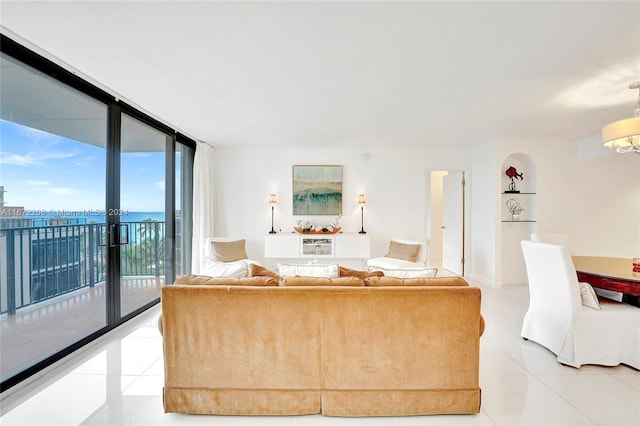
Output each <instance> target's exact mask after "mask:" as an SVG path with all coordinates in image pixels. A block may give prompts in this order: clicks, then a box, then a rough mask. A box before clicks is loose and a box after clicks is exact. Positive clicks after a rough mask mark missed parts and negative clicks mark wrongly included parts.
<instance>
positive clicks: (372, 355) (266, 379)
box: [159, 277, 484, 416]
mask: <svg viewBox="0 0 640 426" xmlns="http://www.w3.org/2000/svg"><path fill="white" fill-rule="evenodd" d="M253 278H257V277H253ZM262 278H264V280H263V281H265V282H266V280H269V279H270V278H267V277H262ZM376 280H377V284H378V285H381V282H380V280H379V278H377V277H376ZM432 280H434V281H433V283H434V284H433V285H429V286H420V287H418V286H404V285H401V286H398V285H396V286H391V287H387V286H384V285H382V286H376V287H374V286H359V287H346V286H335V285H331V286H297V285H294V286H272V285H266V284H262V285H257V286H256V285H253V286H247V285H181V284H176V285H170V286H165V287H164V288H163V289H162V316H161V319H160V323H159V325H160V328H161V332H162V333H163V341H164V361H165V386H164V394H163V402H164V409H165V412H176V413H194V414H227V415H229V414H231V415H234V414H236V415H299V414H313V413H322V414H324V415H329V416H394V415H424V414H472V413H478V412H479V410H480V388H479V383H478V367H479V349H480V348H479V341H480V335H481V334H482V332H483V330H484V322H483V320H482V317H481V315H480V298H481V295H480V289H478V288H475V287H469V286H467V284H466V282H465V281H464V280H463V279H461V278H451V279H442V278H440V279H432ZM365 281H366V280H365ZM214 282H215V280H213V281H212V280H208V284H212V283H214ZM382 284H383V283H382Z"/></svg>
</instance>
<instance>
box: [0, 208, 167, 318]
mask: <svg viewBox="0 0 640 426" xmlns="http://www.w3.org/2000/svg"><path fill="white" fill-rule="evenodd" d="M123 224H126V225H128V226H129V242H128V244H126V245H123V246H121V250H120V265H121V274H122V275H123V276H155V277H160V276H162V275H164V259H165V245H164V240H165V223H164V222H158V221H144V222H123ZM14 225H18V227H4V228H3V229H0V259H5V260H6V262H4V261H3V262H2V263H0V313H2V314H5V313H7V314H10V315H13V314H15V313H16V310H17V309H20V308H22V307H25V306H29V305H32V304H34V303H38V302H41V301H44V300H47V299H51V298H54V297H58V296H60V295H63V294H66V293H70V292H73V291H76V290H78V289H81V288H85V287H93V286H94V285H96V284H98V283H100V282H103V281H105V279H106V274H107V251H108V241H109V240H108V238H107V232H106V231H107V225H106V224H104V223H95V224H93V223H91V224H59V225H47V226H33V225H34V224H27V223H15V224H14ZM25 225H30V226H25Z"/></svg>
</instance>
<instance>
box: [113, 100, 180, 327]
mask: <svg viewBox="0 0 640 426" xmlns="http://www.w3.org/2000/svg"><path fill="white" fill-rule="evenodd" d="M121 135H122V136H121V142H120V144H121V145H120V206H119V207H118V208H114V209H113V214H114V215H115V216H117V217H116V218H114V219H119V225H118V228H119V235H118V238H119V240H120V243H119V246H120V312H121V316H126V315H127V314H129V313H131V312H132V311H135V310H136V309H139V308H141V307H143V306H144V305H146V304H148V303H151V302H153V301H154V300H156V299H157V298H158V297H160V289H161V287H162V285H163V284H164V279H165V236H166V223H165V222H166V221H165V189H166V180H165V176H166V167H165V164H166V154H165V152H166V147H167V144H170V143H171V142H172V138H171V137H170V136H168V135H167V134H165V133H163V132H161V131H159V130H157V129H154V128H153V127H151V126H149V125H147V124H144V123H142V122H141V121H139V120H137V119H135V118H133V117H131V116H130V115H128V114H124V113H123V114H122V131H121ZM114 223H115V221H114Z"/></svg>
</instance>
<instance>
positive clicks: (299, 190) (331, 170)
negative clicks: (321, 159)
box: [293, 166, 342, 215]
mask: <svg viewBox="0 0 640 426" xmlns="http://www.w3.org/2000/svg"><path fill="white" fill-rule="evenodd" d="M293 214H294V215H339V214H342V166H293Z"/></svg>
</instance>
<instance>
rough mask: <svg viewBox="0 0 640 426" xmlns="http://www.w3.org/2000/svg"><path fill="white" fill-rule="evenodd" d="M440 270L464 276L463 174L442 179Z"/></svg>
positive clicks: (451, 173) (454, 174)
mask: <svg viewBox="0 0 640 426" xmlns="http://www.w3.org/2000/svg"><path fill="white" fill-rule="evenodd" d="M442 268H443V269H446V270H448V271H451V272H453V273H454V274H457V275H464V172H449V174H448V175H446V176H444V177H443V178H442Z"/></svg>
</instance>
